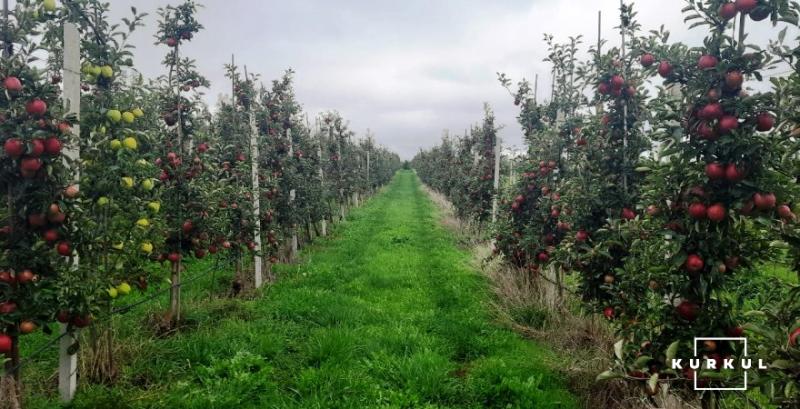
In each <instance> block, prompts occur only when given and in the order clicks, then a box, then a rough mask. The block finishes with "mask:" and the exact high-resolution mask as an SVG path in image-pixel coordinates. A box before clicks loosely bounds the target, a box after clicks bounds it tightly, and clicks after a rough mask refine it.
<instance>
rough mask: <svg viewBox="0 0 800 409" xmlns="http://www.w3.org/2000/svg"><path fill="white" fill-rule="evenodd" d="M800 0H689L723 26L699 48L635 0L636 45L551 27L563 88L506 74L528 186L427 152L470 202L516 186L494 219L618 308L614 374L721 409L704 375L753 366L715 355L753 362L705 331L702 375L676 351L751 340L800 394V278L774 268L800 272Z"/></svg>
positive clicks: (694, 10) (589, 304) (438, 151)
mask: <svg viewBox="0 0 800 409" xmlns="http://www.w3.org/2000/svg"><path fill="white" fill-rule="evenodd" d="M799 10H800V8H798V5H797V4H796V3H795V2H791V1H785V0H773V1H755V0H753V1H745V0H738V1H736V2H728V1H724V0H706V1H687V2H686V7H685V8H683V12H684V13H685V15H686V21H687V22H688V23H691V27H692V28H693V29H696V28H700V29H705V30H706V33H707V36H706V37H705V39H704V41H703V44H702V46H700V47H688V46H686V45H684V44H680V43H671V42H670V41H669V32H667V31H665V30H664V29H663V28H662V29H661V30H657V31H650V32H647V33H642V31H641V28H640V26H639V25H638V23H637V22H636V20H635V17H636V14H635V12H634V11H633V9H632V7H631V6H628V5H623V6H622V7H621V10H620V12H621V13H620V17H621V18H620V25H619V30H620V34H621V36H622V40H623V41H622V43H623V46H621V47H618V48H617V47H612V48H610V49H608V50H605V51H604V50H603V46H604V45H605V43H604V42H603V41H598V43H597V45H596V46H591V47H589V53H588V54H589V58H588V60H587V61H580V59H579V58H578V48H579V47H580V46H581V38H580V37H578V38H571V39H570V40H569V41H568V42H567V43H564V44H559V43H556V42H555V41H554V40H553V38H552V37H551V36H545V41H546V43H547V45H548V51H549V53H548V57H547V58H546V61H549V62H550V63H551V64H552V67H553V70H552V74H553V79H554V86H553V93H552V95H551V98H550V100H549V101H548V102H546V103H544V104H539V103H537V100H536V98H535V96H534V95H532V92H531V87H530V85H529V84H528V83H527V82H526V81H524V80H523V81H522V82H520V83H519V84H518V86H517V88H516V89H511V81H510V80H509V79H508V78H506V77H505V76H504V75H500V81H501V83H502V85H503V86H505V87H506V88H509V90H510V91H511V93H512V95H513V96H514V102H515V104H516V105H518V106H520V115H519V117H518V120H519V123H520V125H521V126H522V129H523V131H524V135H525V140H526V142H527V145H528V151H527V153H526V154H525V156H524V160H523V161H522V165H519V166H520V167H521V168H520V169H519V174H520V175H521V177H520V178H518V179H517V180H516V181H514V184H513V185H512V187H511V188H509V189H507V190H504V191H502V192H495V191H492V190H491V189H490V188H489V189H488V191H486V190H481V189H487V188H486V187H481V189H476V190H474V191H469V190H467V191H466V192H463V191H462V190H463V189H464V188H462V187H460V186H458V183H459V182H458V180H459V179H472V180H473V183H475V185H474V186H481V185H479V184H478V182H479V180H480V179H479V178H477V179H476V178H475V177H474V175H473V174H471V173H469V172H466V171H465V170H468V168H466V169H465V168H463V167H457V166H454V167H439V168H436V169H433V168H432V167H431V164H433V163H437V162H441V161H443V160H451V161H456V162H458V161H459V160H463V159H459V158H458V157H457V155H458V153H453V152H452V148H450V146H451V145H452V141H449V140H445V141H444V142H443V143H442V145H441V146H439V147H436V148H434V149H433V150H430V151H427V152H421V153H420V154H419V155H418V156H417V157H416V158H415V160H414V162H413V164H414V167H415V168H416V169H417V170H418V172H419V173H420V176H421V177H422V178H423V180H424V181H426V183H429V184H431V185H432V186H434V187H435V188H436V189H438V190H440V191H442V192H444V193H446V194H448V196H449V197H450V198H451V199H452V200H453V201H454V202H456V206H458V203H457V201H458V200H459V198H462V197H464V196H465V195H467V196H468V195H470V194H478V192H481V193H480V194H482V195H489V196H491V195H492V194H497V195H498V196H500V203H501V207H500V211H499V214H498V216H497V217H498V221H497V223H496V224H494V225H493V226H492V231H493V232H494V234H493V235H494V236H495V245H496V251H497V253H501V254H502V255H503V256H504V257H505V258H506V259H507V260H508V261H509V262H510V263H513V264H514V265H516V266H518V267H520V268H521V269H524V270H521V271H527V272H529V273H530V274H532V275H533V276H534V277H540V274H542V275H544V276H545V278H548V277H549V279H552V280H556V282H557V283H561V282H562V280H561V277H562V275H563V274H567V273H571V274H575V275H576V276H577V278H578V280H577V281H578V282H579V290H580V294H581V298H582V300H583V301H584V304H583V305H584V306H585V308H586V309H587V310H589V311H595V312H598V313H602V314H603V315H604V316H605V317H606V318H607V319H608V320H609V321H610V322H611V325H612V327H613V328H614V330H615V333H616V335H617V337H618V339H619V342H618V343H617V344H616V345H615V366H614V368H612V370H610V371H608V372H606V373H604V374H602V375H601V378H602V379H607V378H615V377H621V378H625V379H627V380H629V381H631V382H637V383H640V384H641V385H642V386H643V390H644V391H645V392H646V393H647V395H651V396H652V395H656V394H658V393H667V390H668V389H671V390H673V391H677V392H678V393H679V394H686V395H694V396H697V397H699V398H700V399H701V401H702V402H703V404H704V407H715V406H716V405H717V404H718V401H719V399H720V398H721V397H722V395H720V393H719V392H717V391H701V390H698V387H700V388H702V387H721V386H728V387H735V386H741V384H742V381H743V380H742V375H743V373H742V371H741V370H736V371H728V370H725V371H720V370H719V369H715V368H721V367H722V363H723V360H724V359H728V358H734V359H739V358H743V357H744V356H745V351H743V348H742V347H743V345H742V343H741V342H738V341H706V342H701V343H700V345H699V346H698V355H697V357H698V358H705V359H706V360H705V361H703V362H704V365H703V368H701V369H698V370H697V371H695V370H692V369H688V368H687V369H684V370H682V371H681V370H676V369H672V367H671V362H672V359H673V358H683V359H684V362H687V361H688V359H689V358H694V357H695V354H694V349H695V345H694V342H695V341H694V339H695V338H696V337H743V336H744V337H747V338H748V341H749V345H750V351H749V354H750V357H751V358H752V357H753V355H755V356H756V358H762V359H764V360H765V362H767V363H769V364H770V369H769V370H766V371H760V372H756V371H752V370H751V371H750V385H753V384H757V385H759V386H760V387H761V390H762V392H763V393H764V394H765V395H766V396H768V397H769V398H770V399H771V400H772V401H773V402H775V403H777V404H779V405H782V406H785V407H793V406H792V405H797V404H798V403H800V378H798V377H797V375H798V373H799V372H798V370H800V347H799V345H798V344H800V339H799V338H800V321H798V318H797V317H798V314H799V313H800V297H798V295H800V290H798V288H797V286H792V285H789V284H787V283H784V282H779V283H778V284H775V282H774V281H775V279H774V278H769V277H765V276H764V275H762V274H761V273H760V271H759V270H760V269H761V268H762V266H763V265H764V263H766V262H781V263H786V261H785V260H786V258H787V256H788V259H789V260H790V261H789V263H788V264H789V265H790V268H792V269H793V270H794V271H795V272H798V274H800V269H799V268H798V258H797V255H798V251H800V247H798V244H800V242H798V241H797V230H798V229H797V224H796V218H797V216H796V214H797V211H798V210H800V209H798V208H797V206H796V201H797V198H798V183H797V182H798V179H797V178H798V165H800V162H798V160H797V159H798V158H797V155H796V152H797V149H798V139H797V131H796V129H797V128H798V122H797V120H796V119H797V114H796V112H797V105H796V104H795V102H796V98H797V97H796V95H797V94H796V89H794V87H796V84H797V83H798V81H800V72H798V70H797V61H796V53H797V50H798V49H797V47H796V45H795V46H787V45H785V44H784V40H785V38H784V37H785V33H786V26H796V25H797V18H798V11H799ZM764 20H769V21H771V22H772V24H773V25H774V26H776V27H778V28H779V29H781V28H783V30H782V31H776V35H775V38H774V39H773V40H772V41H771V42H770V43H769V45H768V46H764V47H758V46H756V45H753V44H748V43H747V36H746V33H747V27H748V26H750V25H751V24H769V22H764ZM781 26H783V27H781ZM786 65H788V66H790V67H791V69H792V71H791V73H789V74H788V75H787V76H785V77H780V78H772V79H771V81H770V82H771V85H772V88H773V89H772V90H771V91H769V92H753V91H752V90H751V89H748V86H747V85H748V84H747V82H746V81H752V82H753V83H755V82H757V81H763V79H764V77H765V76H766V71H767V70H770V69H775V68H776V67H785V66H786ZM648 82H650V83H652V84H653V85H654V86H655V89H656V91H657V92H656V94H655V95H652V96H651V95H649V92H648V89H653V87H647V86H646V85H647V83H648ZM458 145H459V146H465V147H466V148H467V153H468V154H470V153H476V154H480V152H478V151H474V150H471V151H470V150H469V146H468V143H466V142H459V143H458ZM447 155H451V156H456V157H455V159H450V158H449V157H448V156H447ZM488 158H489V157H487V159H488ZM467 189H468V188H467ZM484 209H488V207H484ZM474 214H475V213H474V212H473V213H472V214H466V216H469V217H474ZM559 285H560V284H559ZM737 362H738V361H737ZM685 366H688V365H685ZM742 398H743V399H746V397H742Z"/></svg>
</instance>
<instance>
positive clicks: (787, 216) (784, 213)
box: [778, 204, 795, 220]
mask: <svg viewBox="0 0 800 409" xmlns="http://www.w3.org/2000/svg"><path fill="white" fill-rule="evenodd" d="M778 216H780V217H781V219H783V220H794V219H795V214H794V212H792V208H791V207H789V205H786V204H782V205H780V206H778Z"/></svg>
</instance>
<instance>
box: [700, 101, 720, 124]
mask: <svg viewBox="0 0 800 409" xmlns="http://www.w3.org/2000/svg"><path fill="white" fill-rule="evenodd" d="M724 114H725V112H724V111H723V110H722V104H720V103H719V102H712V103H710V104H707V105H706V106H704V107H703V108H701V109H700V111H699V112H698V113H697V116H698V117H700V119H708V120H711V119H719V118H721V117H722V115H724Z"/></svg>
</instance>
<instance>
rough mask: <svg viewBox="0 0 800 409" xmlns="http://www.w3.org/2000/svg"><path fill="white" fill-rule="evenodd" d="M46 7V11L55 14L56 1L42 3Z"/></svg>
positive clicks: (46, 0)
mask: <svg viewBox="0 0 800 409" xmlns="http://www.w3.org/2000/svg"><path fill="white" fill-rule="evenodd" d="M42 5H43V6H44V10H45V11H49V12H51V13H52V12H54V11H56V0H44V2H43V3H42Z"/></svg>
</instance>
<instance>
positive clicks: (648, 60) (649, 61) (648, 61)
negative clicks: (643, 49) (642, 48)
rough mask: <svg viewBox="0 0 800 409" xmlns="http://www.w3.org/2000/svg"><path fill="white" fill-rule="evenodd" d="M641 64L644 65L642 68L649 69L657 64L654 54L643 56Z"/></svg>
mask: <svg viewBox="0 0 800 409" xmlns="http://www.w3.org/2000/svg"><path fill="white" fill-rule="evenodd" d="M640 62H641V63H642V66H644V67H649V66H651V65H653V64H655V62H656V57H655V56H654V55H653V54H650V53H647V54H643V55H642V58H641V59H640Z"/></svg>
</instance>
